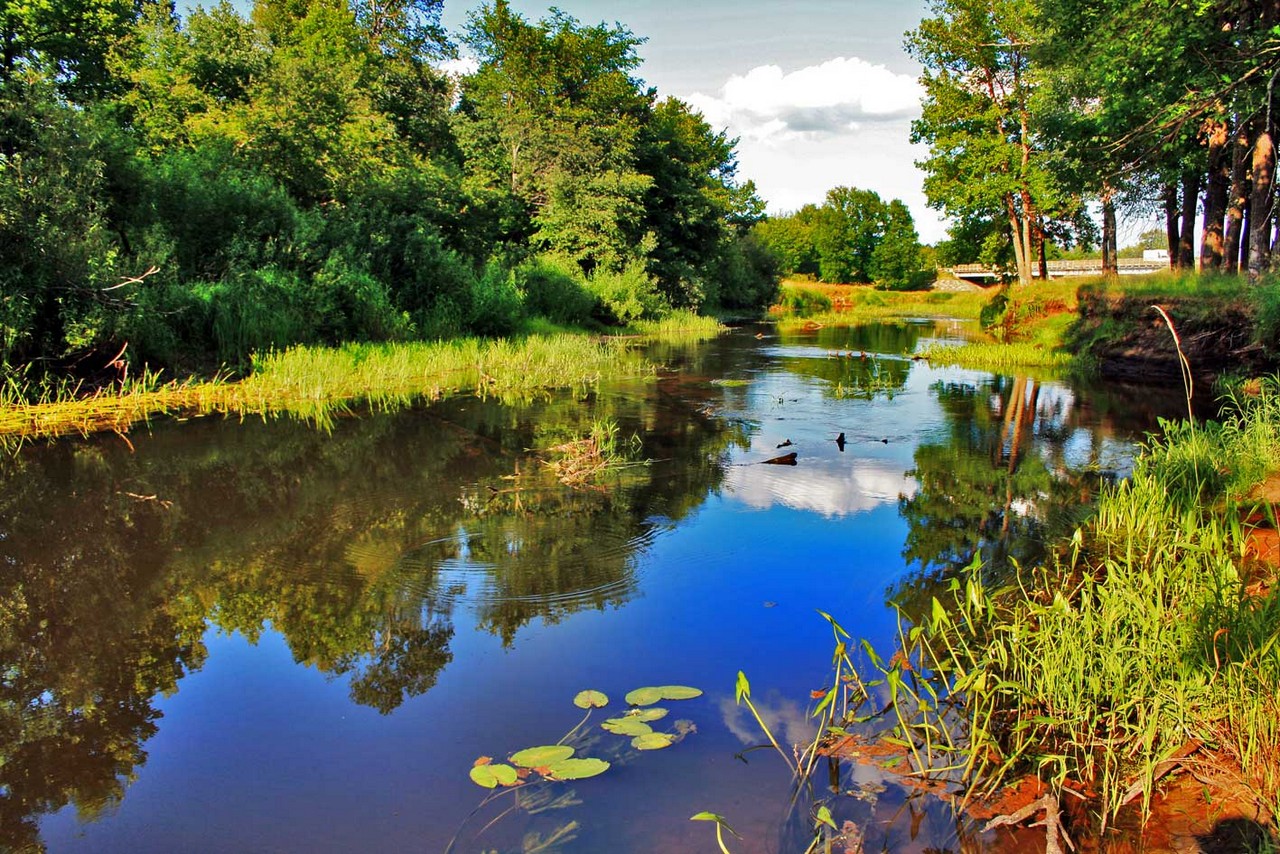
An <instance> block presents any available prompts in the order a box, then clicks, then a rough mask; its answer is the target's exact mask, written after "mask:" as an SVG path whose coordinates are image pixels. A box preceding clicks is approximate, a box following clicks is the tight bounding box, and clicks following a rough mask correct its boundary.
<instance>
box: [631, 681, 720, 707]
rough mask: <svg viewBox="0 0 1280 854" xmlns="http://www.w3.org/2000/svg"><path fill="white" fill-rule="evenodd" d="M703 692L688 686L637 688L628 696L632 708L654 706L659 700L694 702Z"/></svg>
mask: <svg viewBox="0 0 1280 854" xmlns="http://www.w3.org/2000/svg"><path fill="white" fill-rule="evenodd" d="M701 696H702V691H701V690H700V689H698V688H690V687H689V686H688V685H659V686H657V687H653V686H650V687H647V688H637V689H635V690H634V691H632V692H630V693H629V694H627V704H628V705H631V706H652V705H653V704H654V703H656V702H658V701H659V700H692V699H693V698H694V697H701Z"/></svg>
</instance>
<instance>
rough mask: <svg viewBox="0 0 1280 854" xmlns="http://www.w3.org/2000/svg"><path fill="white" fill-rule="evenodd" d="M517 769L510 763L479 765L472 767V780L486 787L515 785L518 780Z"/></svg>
mask: <svg viewBox="0 0 1280 854" xmlns="http://www.w3.org/2000/svg"><path fill="white" fill-rule="evenodd" d="M517 779H519V778H518V777H517V776H516V769H514V768H512V767H511V766H510V765H502V764H501V763H499V764H497V765H477V766H475V767H474V768H472V769H471V782H473V783H475V784H476V785H477V786H484V787H485V788H486V789H492V788H495V787H497V786H514V785H515V784H516V780H517Z"/></svg>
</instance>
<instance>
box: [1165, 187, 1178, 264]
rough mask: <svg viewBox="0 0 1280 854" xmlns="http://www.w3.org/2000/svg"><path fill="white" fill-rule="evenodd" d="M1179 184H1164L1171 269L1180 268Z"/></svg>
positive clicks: (1166, 230)
mask: <svg viewBox="0 0 1280 854" xmlns="http://www.w3.org/2000/svg"><path fill="white" fill-rule="evenodd" d="M1178 214H1179V210H1178V186H1177V184H1174V183H1173V182H1172V181H1170V182H1169V183H1167V184H1165V185H1164V235H1165V240H1166V241H1167V242H1168V244H1169V269H1170V270H1176V269H1178V240H1179V239H1180V236H1181V235H1180V232H1179V231H1178Z"/></svg>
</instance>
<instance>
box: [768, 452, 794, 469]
mask: <svg viewBox="0 0 1280 854" xmlns="http://www.w3.org/2000/svg"><path fill="white" fill-rule="evenodd" d="M795 464H796V452H795V451H792V452H791V453H789V454H783V455H782V456H780V457H774V458H773V459H771V460H765V461H764V463H763V465H766V466H793V465H795Z"/></svg>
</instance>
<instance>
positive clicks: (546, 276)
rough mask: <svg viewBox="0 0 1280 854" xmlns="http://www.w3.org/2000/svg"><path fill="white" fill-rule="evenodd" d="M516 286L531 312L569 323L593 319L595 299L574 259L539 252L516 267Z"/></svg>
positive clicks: (588, 321) (581, 322) (580, 323)
mask: <svg viewBox="0 0 1280 854" xmlns="http://www.w3.org/2000/svg"><path fill="white" fill-rule="evenodd" d="M515 285H516V288H517V289H518V290H519V292H520V294H521V295H522V296H523V298H524V305H525V308H526V309H527V310H528V312H529V313H530V314H536V315H540V316H542V317H545V318H546V319H548V320H550V321H553V322H555V323H559V324H564V325H568V326H583V325H585V324H588V323H590V322H591V316H592V313H593V312H594V311H595V307H596V298H595V295H594V294H592V293H591V292H590V291H589V290H587V288H586V286H585V284H584V283H583V281H582V273H581V271H579V269H578V267H577V265H576V264H574V263H573V262H572V261H569V260H567V259H565V258H560V257H557V256H554V255H540V256H538V257H537V258H533V259H531V260H529V261H526V262H525V263H523V264H521V265H520V266H519V267H517V268H516V269H515Z"/></svg>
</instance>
